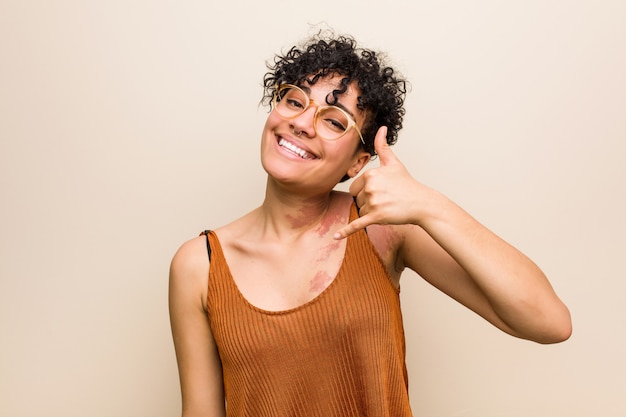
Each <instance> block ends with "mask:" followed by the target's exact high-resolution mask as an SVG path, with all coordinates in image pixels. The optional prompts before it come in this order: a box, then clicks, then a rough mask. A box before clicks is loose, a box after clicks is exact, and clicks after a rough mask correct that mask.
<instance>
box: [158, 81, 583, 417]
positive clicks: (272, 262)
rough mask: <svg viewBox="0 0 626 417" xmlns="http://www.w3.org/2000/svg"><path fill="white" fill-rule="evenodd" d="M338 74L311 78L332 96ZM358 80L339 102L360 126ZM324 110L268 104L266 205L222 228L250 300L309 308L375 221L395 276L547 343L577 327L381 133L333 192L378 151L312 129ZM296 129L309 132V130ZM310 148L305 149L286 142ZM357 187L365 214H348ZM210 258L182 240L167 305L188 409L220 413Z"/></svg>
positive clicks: (318, 94) (525, 267) (528, 270)
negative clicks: (415, 277) (289, 111)
mask: <svg viewBox="0 0 626 417" xmlns="http://www.w3.org/2000/svg"><path fill="white" fill-rule="evenodd" d="M337 82H338V79H336V78H327V79H324V80H321V81H320V82H318V83H316V84H315V85H313V86H310V87H311V91H310V95H311V98H312V99H313V100H315V101H316V102H317V103H323V102H324V98H325V97H326V95H327V94H328V93H329V92H330V91H332V89H333V88H334V86H335V85H337ZM357 96H358V90H357V89H356V87H355V86H351V87H350V89H349V90H348V92H347V94H345V95H343V96H341V98H340V102H341V103H342V104H343V105H344V106H345V107H347V108H348V109H349V110H350V111H351V112H352V113H353V114H354V115H355V120H356V122H357V125H358V126H363V124H364V122H365V118H366V115H365V114H363V113H362V112H360V111H359V110H358V109H357V107H356V97H357ZM314 112H315V108H314V107H313V108H309V109H308V110H307V111H306V112H305V113H303V114H302V115H300V116H298V117H297V118H295V119H290V120H285V119H283V118H281V117H280V116H278V115H277V114H276V112H272V113H270V115H269V116H268V118H267V121H266V124H265V126H264V129H263V134H262V140H261V161H262V164H263V167H264V168H265V170H266V172H267V173H268V180H267V187H266V196H265V200H264V201H263V204H262V205H261V206H260V207H258V208H256V209H255V210H253V211H251V212H250V213H248V214H247V215H245V216H243V217H242V218H240V219H238V220H236V221H234V222H233V223H231V224H228V225H226V226H224V227H221V228H219V229H217V230H216V232H217V234H218V235H219V237H220V242H221V244H222V247H223V250H224V255H225V257H226V259H227V260H228V264H229V267H230V269H231V272H232V275H233V277H234V279H235V282H236V284H237V286H238V288H239V290H240V291H241V293H242V294H243V296H244V297H245V298H246V299H247V300H248V301H249V302H250V303H251V304H253V305H255V306H257V307H259V308H262V309H265V310H271V311H279V310H287V309H291V308H294V307H297V306H300V305H302V304H304V303H306V302H308V301H310V300H311V299H313V298H315V297H316V296H318V295H319V294H320V293H321V292H323V291H324V290H325V289H326V288H327V287H328V285H330V283H332V280H333V278H334V277H335V275H336V274H337V272H338V270H339V268H340V265H341V262H342V259H343V255H344V252H345V248H346V245H345V242H346V240H345V237H347V236H348V235H350V234H352V233H354V232H356V231H358V230H361V229H364V228H367V232H368V236H369V238H370V239H371V241H372V243H373V244H374V246H375V248H376V249H377V251H378V253H379V254H380V256H381V258H382V260H383V262H384V264H385V266H386V268H387V271H388V273H389V276H390V278H391V280H392V282H393V283H394V284H395V285H399V281H400V275H401V273H402V271H403V270H404V269H405V268H409V269H412V270H414V271H415V272H417V273H418V274H419V275H420V276H422V277H423V278H424V279H426V280H427V281H428V282H430V283H431V284H432V285H434V286H435V287H437V288H439V289H440V290H441V291H443V292H444V293H446V294H448V295H449V296H451V297H452V298H454V299H455V300H457V301H458V302H460V303H462V304H463V305H465V306H467V307H468V308H470V309H471V310H473V311H474V312H476V313H477V314H479V315H480V316H482V317H483V318H485V319H486V320H488V321H489V322H491V323H492V324H493V325H495V326H496V327H498V328H500V329H501V330H503V331H505V332H507V333H509V334H511V335H513V336H516V337H519V338H524V339H528V340H533V341H536V342H538V343H555V342H560V341H563V340H565V339H567V338H568V337H569V336H570V334H571V320H570V315H569V311H568V309H567V307H566V306H565V305H564V304H563V303H562V302H561V300H560V299H559V298H558V297H557V295H556V294H555V292H554V291H553V289H552V287H551V286H550V283H549V282H548V280H547V278H546V277H545V275H544V274H543V272H542V271H541V270H540V269H539V268H538V267H537V266H536V265H535V264H534V263H533V262H532V261H531V260H530V259H529V258H528V257H526V256H525V255H524V254H522V253H521V252H519V251H518V250H517V249H515V248H514V247H512V246H511V245H509V244H508V243H506V242H505V241H503V240H502V239H500V238H499V237H498V236H496V235H495V234H494V233H493V232H491V231H489V230H488V229H487V228H485V227H484V226H483V225H481V224H480V223H479V222H477V221H476V220H475V219H474V218H473V217H471V216H470V215H469V214H468V213H466V212H465V211H464V210H463V209H462V208H461V207H459V206H458V205H456V204H455V203H454V202H452V201H451V200H450V199H448V198H447V197H445V196H444V195H442V194H441V193H439V192H437V191H436V190H433V189H431V188H429V187H427V186H425V185H423V184H421V183H420V182H418V181H417V180H415V179H414V178H413V177H412V176H411V175H410V174H409V173H408V171H407V170H406V168H405V167H404V165H403V164H402V163H401V162H400V160H399V159H398V158H397V157H396V155H395V154H394V153H393V152H392V150H391V149H390V147H389V146H388V145H387V143H386V141H385V135H386V128H385V127H381V128H380V129H379V131H378V133H377V136H376V139H375V148H376V151H377V153H378V155H379V160H380V167H378V168H375V169H370V170H368V171H366V172H364V173H363V175H361V176H360V177H358V178H357V179H355V181H354V182H353V183H352V185H351V187H350V193H349V194H348V193H339V192H335V191H333V187H334V186H335V185H336V184H337V182H338V181H339V180H340V179H341V178H342V177H343V175H344V174H346V173H347V174H348V175H349V176H351V177H354V176H356V175H357V174H358V173H359V171H361V169H362V168H363V167H364V166H365V165H366V164H367V162H368V161H369V158H370V156H369V154H367V153H366V152H363V151H362V150H360V147H359V138H358V135H357V133H356V132H355V131H354V130H351V131H349V132H347V133H346V135H344V136H343V137H342V138H341V139H339V140H337V141H334V142H329V141H325V140H323V139H321V138H320V137H318V136H317V135H316V132H315V130H314V128H313V114H314ZM293 132H302V134H301V135H300V136H297V135H295V134H294V133H293ZM281 138H283V139H285V140H288V141H289V142H291V143H293V144H294V145H296V146H298V147H299V148H301V149H304V150H306V151H307V152H309V153H310V154H311V155H314V158H313V159H303V158H301V157H300V156H297V155H294V154H293V153H292V152H290V151H288V150H286V149H285V148H283V147H281V146H279V144H278V141H279V139H281ZM353 196H354V197H356V201H357V204H358V206H359V207H360V214H361V217H360V218H358V219H356V220H354V221H353V222H351V223H349V224H348V214H349V207H350V205H351V204H352V198H353ZM208 269H209V261H208V259H207V256H206V245H205V241H204V237H199V238H195V239H192V240H190V241H188V242H186V243H184V244H183V245H182V246H181V248H180V249H179V250H178V252H177V253H176V255H175V256H174V258H173V259H172V264H171V268H170V315H171V323H172V333H173V338H174V344H175V347H176V354H177V360H178V365H179V374H180V381H181V390H182V402H183V413H182V415H183V417H196V416H223V415H225V411H224V393H223V386H222V376H221V366H220V361H219V358H218V356H217V350H216V347H215V343H214V341H213V338H212V335H211V331H210V328H209V325H208V319H207V315H206V311H207V306H206V297H207V280H208Z"/></svg>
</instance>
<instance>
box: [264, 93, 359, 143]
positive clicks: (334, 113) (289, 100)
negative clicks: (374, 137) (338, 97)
mask: <svg viewBox="0 0 626 417" xmlns="http://www.w3.org/2000/svg"><path fill="white" fill-rule="evenodd" d="M272 104H273V106H274V110H276V112H277V113H278V114H279V115H280V116H282V117H284V118H285V119H293V118H294V117H297V116H300V115H301V114H302V113H304V112H305V111H306V110H307V109H308V108H309V106H310V105H311V104H315V105H316V106H317V110H316V111H315V116H314V117H313V127H314V128H315V132H316V133H317V134H318V135H320V137H321V138H323V139H326V140H329V141H333V140H337V139H339V138H340V137H342V136H343V135H345V134H346V132H348V130H350V129H351V128H354V130H356V132H357V133H358V134H359V137H360V138H361V142H362V143H363V144H364V145H365V141H364V140H363V136H362V135H361V131H360V130H359V127H358V126H357V125H356V122H355V121H354V119H353V118H352V117H351V116H350V115H349V114H348V113H347V112H346V111H345V110H343V109H341V108H339V107H337V106H320V105H319V104H317V103H315V101H313V100H311V99H310V98H309V96H308V95H307V94H306V93H305V92H304V91H303V90H302V89H301V88H299V87H296V86H295V85H292V84H282V85H281V86H279V87H278V89H277V90H276V93H275V94H274V99H273V100H272Z"/></svg>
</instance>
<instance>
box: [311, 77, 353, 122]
mask: <svg viewBox="0 0 626 417" xmlns="http://www.w3.org/2000/svg"><path fill="white" fill-rule="evenodd" d="M299 87H300V88H301V89H302V91H304V92H305V93H306V94H307V95H308V96H309V100H311V98H310V96H311V88H310V87H307V86H304V85H301V86H299ZM329 94H332V93H329ZM326 97H328V95H327V96H326ZM326 104H327V105H328V103H326ZM333 106H335V107H339V108H340V109H341V110H343V111H345V112H346V113H348V114H349V115H350V117H352V120H354V122H355V123H356V117H355V116H354V113H352V111H350V109H348V108H347V107H346V106H344V105H343V104H341V103H340V102H339V101H337V102H335V104H333Z"/></svg>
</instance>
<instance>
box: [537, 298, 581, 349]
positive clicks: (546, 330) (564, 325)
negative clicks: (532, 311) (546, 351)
mask: <svg viewBox="0 0 626 417" xmlns="http://www.w3.org/2000/svg"><path fill="white" fill-rule="evenodd" d="M571 336H572V319H571V315H570V312H569V310H568V309H567V307H565V306H563V308H562V311H560V312H559V313H558V314H553V315H551V317H550V318H548V319H547V320H546V322H545V326H544V327H543V331H542V332H540V334H539V335H538V337H536V338H534V341H535V342H538V343H541V344H546V345H548V344H554V343H561V342H564V341H566V340H568V339H569V338H570V337H571Z"/></svg>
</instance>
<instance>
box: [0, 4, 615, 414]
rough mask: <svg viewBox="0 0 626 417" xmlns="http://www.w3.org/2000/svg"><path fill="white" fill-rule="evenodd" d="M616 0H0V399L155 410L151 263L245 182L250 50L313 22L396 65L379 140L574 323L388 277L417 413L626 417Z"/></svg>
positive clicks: (164, 348) (251, 181) (221, 213)
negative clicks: (386, 136)
mask: <svg viewBox="0 0 626 417" xmlns="http://www.w3.org/2000/svg"><path fill="white" fill-rule="evenodd" d="M625 19H626V2H624V1H617V0H616V1H602V0H600V1H566V0H560V1H550V0H548V1H536V0H529V1H524V2H521V1H520V2H506V1H498V0H478V1H462V0H450V1H419V0H417V1H415V0H406V1H393V0H391V1H386V2H380V1H364V0H359V1H334V0H333V1H326V0H321V1H315V2H291V1H267V2H261V1H249V2H247V3H246V4H245V5H244V4H242V3H241V2H237V1H231V2H225V1H224V2H216V1H211V0H209V1H184V2H173V1H171V2H169V1H164V0H157V1H148V0H143V1H141V0H128V1H126V0H125V1H121V0H113V1H65V0H56V1H55V0H52V1H34V0H0V174H1V175H0V196H1V199H2V200H1V204H0V257H1V258H0V415H2V416H7V417H8V416H11V417H21V416H29V417H30V416H33V417H34V416H37V417H38V416H64V417H69V416H80V417H84V416H89V417H101V416H102V417H104V416H151V417H155V416H175V415H177V414H178V413H179V407H180V400H179V392H178V380H177V370H176V364H175V359H174V352H173V347H172V342H171V338H170V332H169V323H168V314H167V305H166V297H167V270H168V265H169V260H170V258H171V256H172V255H173V253H174V251H175V250H176V248H177V247H178V245H179V244H180V243H182V242H183V241H184V240H186V239H188V238H191V237H193V236H195V235H196V234H197V233H198V232H200V231H201V230H202V229H204V228H209V227H216V226H218V225H221V224H223V223H225V222H227V221H230V220H232V219H233V218H235V217H236V216H238V215H240V214H243V213H245V212H247V211H248V210H250V209H252V208H253V207H255V206H256V205H258V204H259V203H260V201H261V198H262V195H263V187H264V174H263V172H262V169H261V167H260V164H259V161H258V140H259V137H260V130H261V127H262V124H263V121H264V118H265V115H266V113H265V110H264V109H259V108H257V103H258V100H259V98H260V96H261V88H260V83H261V77H262V75H263V73H264V70H265V67H264V62H265V60H266V59H270V58H271V57H272V55H273V53H274V52H276V51H279V50H280V49H281V48H286V47H289V46H290V45H291V44H292V43H293V42H295V41H298V40H300V39H301V38H303V37H305V36H306V35H307V33H308V32H309V25H311V24H318V23H320V22H327V23H328V24H329V25H331V26H332V27H334V28H335V29H336V30H337V31H340V32H348V33H352V34H353V35H354V36H356V37H357V39H359V40H360V41H361V42H362V43H363V44H364V45H367V46H369V47H372V48H375V49H382V50H386V51H388V52H389V55H390V56H391V58H392V61H393V62H394V63H395V65H396V66H397V67H398V68H399V69H400V70H401V71H402V72H403V73H404V74H405V75H406V76H407V77H408V78H409V79H410V80H411V82H412V86H413V89H412V91H411V93H410V94H409V96H408V100H407V111H408V113H407V118H406V124H405V129H404V130H403V132H402V134H401V137H400V141H399V143H398V145H397V147H396V152H397V153H398V154H399V155H400V157H401V158H402V160H403V161H404V162H405V164H406V165H407V166H408V167H409V168H410V170H411V171H412V172H413V173H414V175H415V176H416V177H417V178H418V179H420V180H422V181H423V182H425V183H427V184H429V185H432V186H434V187H436V188H438V189H440V190H441V191H443V192H444V193H446V194H448V195H449V196H450V197H452V198H453V199H455V200H456V201H457V202H459V203H460V204H461V205H462V206H464V207H465V208H466V209H467V210H468V211H470V212H471V213H473V214H474V215H475V216H476V217H477V218H478V219H479V220H481V221H482V222H483V223H485V224H486V225H488V226H489V227H491V228H492V229H493V230H495V231H496V232H498V233H499V234H500V235H502V236H503V237H505V238H506V239H507V240H509V241H510V242H512V243H513V244H515V245H516V246H518V247H519V248H520V249H522V250H523V251H525V252H526V253H528V254H529V255H530V256H531V257H532V258H533V259H535V260H536V261H537V263H539V265H540V266H541V267H542V268H543V269H544V270H545V271H546V273H547V274H548V275H549V277H550V278H551V281H552V282H553V284H554V286H555V287H556V289H557V291H558V292H559V293H560V295H561V296H562V298H563V299H564V300H565V301H566V302H567V304H568V305H569V306H570V308H571V310H572V314H573V319H574V335H573V337H572V338H571V339H570V340H569V341H568V342H566V343H564V344H560V345H554V346H541V345H536V344H532V343H530V342H525V341H521V340H517V339H513V338H511V337H509V336H507V335H505V334H503V333H500V332H499V331H497V330H495V329H494V328H493V327H491V326H490V325H488V324H486V323H485V322H483V321H482V320H480V319H479V318H478V317H477V316H475V315H474V314H473V313H471V312H469V311H467V310H465V309H464V308H463V307H461V306H459V305H457V304H455V303H454V302H452V301H451V300H449V299H447V298H446V297H445V296H443V295H441V294H439V293H437V292H435V291H434V290H433V289H431V288H430V287H428V286H427V285H425V284H423V283H422V282H421V280H420V278H419V277H417V276H416V275H414V274H411V273H407V274H406V275H405V276H404V278H403V293H402V297H403V303H404V304H403V306H404V310H405V317H406V331H407V343H408V351H409V353H408V365H409V372H410V377H411V384H410V390H411V395H412V403H413V408H414V411H415V415H416V416H428V417H433V416H436V417H528V416H568V417H590V416H602V417H618V416H624V415H625V414H626V405H625V403H624V395H625V394H626V377H625V375H626V358H625V357H624V356H625V355H624V353H625V352H626V335H625V329H626V326H625V325H626V320H625V317H626V303H624V294H625V293H626V273H625V272H624V271H625V268H624V252H625V250H626V237H625V236H626V222H625V221H624V215H625V213H626V186H625V180H626V168H625V165H626V164H625V162H624V161H625V158H626V76H625V74H626V25H625V24H624V22H625Z"/></svg>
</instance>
